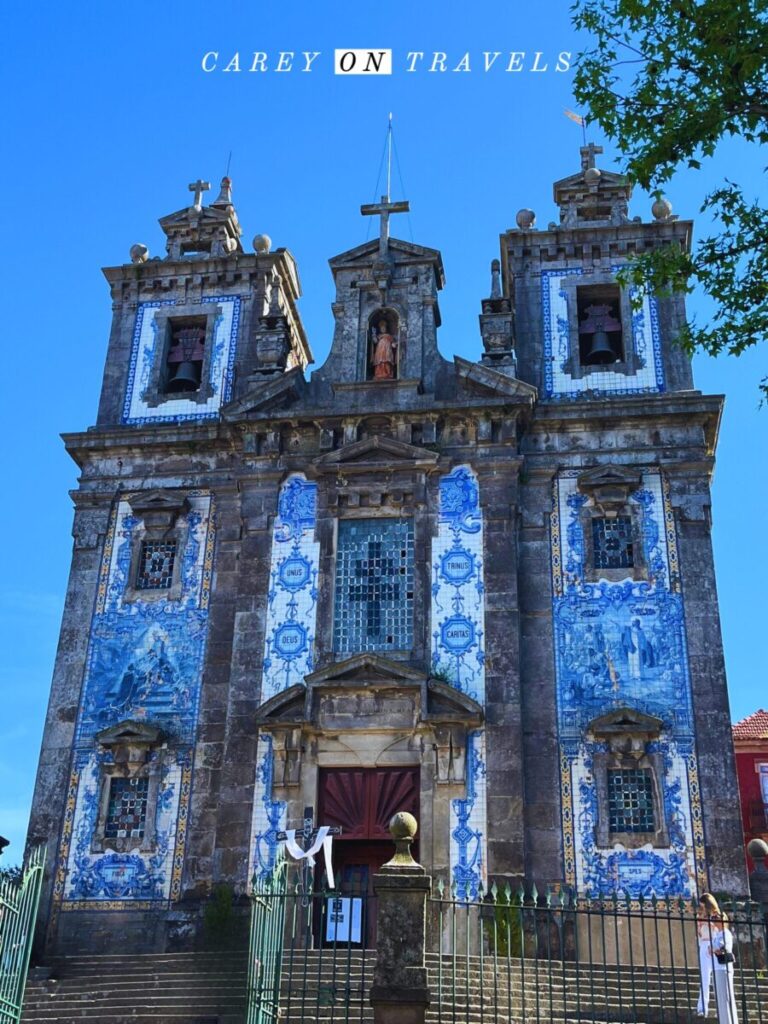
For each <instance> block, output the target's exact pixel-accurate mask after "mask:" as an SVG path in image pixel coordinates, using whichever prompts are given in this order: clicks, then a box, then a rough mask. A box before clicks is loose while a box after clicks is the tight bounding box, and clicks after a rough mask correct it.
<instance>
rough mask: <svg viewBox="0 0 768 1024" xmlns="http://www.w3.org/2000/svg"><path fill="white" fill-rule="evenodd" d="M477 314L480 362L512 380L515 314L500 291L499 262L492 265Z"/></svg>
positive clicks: (509, 302) (514, 362)
mask: <svg viewBox="0 0 768 1024" xmlns="http://www.w3.org/2000/svg"><path fill="white" fill-rule="evenodd" d="M482 310H483V311H482V313H481V314H480V334H481V335H482V338H483V348H484V349H485V352H484V353H483V357H482V362H484V363H485V364H486V365H488V366H492V367H493V369H494V370H498V371H499V372H500V373H505V374H507V376H508V377H514V376H515V372H516V368H517V364H516V360H515V333H514V312H513V310H512V300H511V299H509V298H507V297H505V296H504V295H502V292H501V263H500V261H499V260H493V261H492V263H491V294H490V297H489V298H487V299H483V302H482Z"/></svg>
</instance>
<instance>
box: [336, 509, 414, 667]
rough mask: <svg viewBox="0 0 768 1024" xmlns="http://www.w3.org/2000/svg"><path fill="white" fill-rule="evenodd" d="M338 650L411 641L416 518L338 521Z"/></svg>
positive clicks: (385, 647)
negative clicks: (414, 522)
mask: <svg viewBox="0 0 768 1024" xmlns="http://www.w3.org/2000/svg"><path fill="white" fill-rule="evenodd" d="M333 635H334V648H335V650H336V651H337V652H339V653H345V652H358V651H386V650H407V649H408V648H410V647H412V646H413V522H412V520H410V519H342V520H341V521H340V522H339V534H338V551H337V557H336V597H335V602H334V629H333Z"/></svg>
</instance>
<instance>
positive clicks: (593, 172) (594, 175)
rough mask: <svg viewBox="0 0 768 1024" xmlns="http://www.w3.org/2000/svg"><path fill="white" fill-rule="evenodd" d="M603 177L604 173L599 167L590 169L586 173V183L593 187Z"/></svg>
mask: <svg viewBox="0 0 768 1024" xmlns="http://www.w3.org/2000/svg"><path fill="white" fill-rule="evenodd" d="M601 177H602V171H601V170H600V168H599V167H588V168H587V169H586V171H584V181H586V182H587V184H588V185H591V184H592V183H593V182H596V181H600V178H601Z"/></svg>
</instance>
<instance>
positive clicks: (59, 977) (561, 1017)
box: [22, 949, 768, 1024]
mask: <svg viewBox="0 0 768 1024" xmlns="http://www.w3.org/2000/svg"><path fill="white" fill-rule="evenodd" d="M374 965H375V953H372V952H368V953H361V952H357V951H355V952H351V951H348V950H338V951H336V952H334V950H333V949H323V950H312V951H309V952H307V953H305V952H304V951H303V950H295V951H293V952H291V951H290V949H289V950H286V952H285V957H284V961H283V976H282V987H281V999H280V1009H279V1013H278V1021H276V1024H330V1022H339V1024H341V1022H344V1024H372V1021H373V1012H372V1009H371V1006H370V1004H369V1002H368V993H369V990H370V985H371V981H372V979H373V969H374ZM427 971H428V977H429V985H430V989H431V992H432V1005H431V1006H430V1008H429V1011H428V1014H427V1022H428V1024H491V1022H493V1024H512V1022H514V1024H534V1022H536V1024H540V1022H541V1024H544V1022H546V1024H552V1022H555V1024H567V1022H570V1021H574V1022H576V1021H579V1022H582V1024H583V1022H587V1021H589V1022H611V1024H615V1022H632V1024H692V1022H695V1021H696V1018H695V1006H696V998H697V996H698V990H699V977H698V971H697V970H695V969H694V968H693V967H690V968H688V969H683V968H672V967H664V966H660V967H656V966H654V967H650V966H649V967H647V968H645V969H643V970H642V971H641V970H640V969H639V968H635V969H632V968H630V967H627V966H621V967H619V966H616V965H605V966H603V965H597V964H596V965H594V966H592V967H590V966H589V965H588V964H586V963H580V964H576V963H573V962H565V963H564V962H562V961H547V960H538V961H536V960H521V959H518V958H509V959H507V958H500V959H499V962H498V964H497V965H494V962H493V959H492V958H489V957H485V958H484V959H483V961H482V962H481V960H480V958H478V957H469V958H467V957H459V958H457V959H456V960H455V961H454V960H453V959H452V958H450V957H442V959H441V958H440V957H439V956H437V955H435V954H429V955H428V956H427ZM50 972H51V977H49V978H47V979H46V978H43V977H39V976H38V977H36V976H35V974H34V973H33V975H32V976H31V977H30V980H29V982H28V984H27V994H26V999H25V1005H24V1016H23V1017H22V1021H23V1024H32V1022H38V1021H39V1022H42V1021H46V1022H50V1024H70V1022H79V1021H91V1022H104V1024H106V1022H110V1024H166V1022H167V1024H244V1021H245V1010H246V1007H245V1002H246V957H245V955H244V954H242V953H233V954H203V953H178V954H157V955H142V956H104V957H66V958H61V959H58V960H53V961H51V964H50ZM38 973H39V972H38ZM736 1000H737V1006H738V1011H739V1024H750V1022H752V1021H754V1022H762V1021H766V1022H768V978H766V977H760V976H758V975H757V974H756V973H755V972H753V971H748V970H744V971H741V972H739V971H737V983H736ZM709 1016H710V1018H711V1019H712V1020H715V1019H716V1016H717V1015H716V1006H715V998H714V991H713V993H712V997H711V1000H710V1014H709Z"/></svg>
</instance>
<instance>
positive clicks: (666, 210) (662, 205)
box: [651, 196, 672, 220]
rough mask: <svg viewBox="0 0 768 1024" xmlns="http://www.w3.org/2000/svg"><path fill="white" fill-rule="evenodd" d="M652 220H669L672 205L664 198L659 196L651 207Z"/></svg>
mask: <svg viewBox="0 0 768 1024" xmlns="http://www.w3.org/2000/svg"><path fill="white" fill-rule="evenodd" d="M651 213H652V214H653V218H654V220H669V218H670V217H671V216H672V203H670V201H669V200H668V199H667V197H666V196H660V197H659V198H658V199H657V200H656V201H655V202H654V204H653V206H652V207H651Z"/></svg>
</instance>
